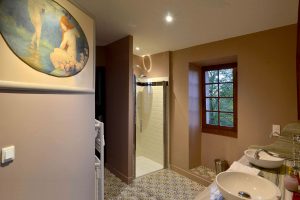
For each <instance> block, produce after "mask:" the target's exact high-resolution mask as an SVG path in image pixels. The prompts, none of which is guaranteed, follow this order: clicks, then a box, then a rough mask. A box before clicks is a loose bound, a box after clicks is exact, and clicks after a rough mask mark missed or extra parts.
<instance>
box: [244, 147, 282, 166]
mask: <svg viewBox="0 0 300 200" xmlns="http://www.w3.org/2000/svg"><path fill="white" fill-rule="evenodd" d="M256 151H257V150H256V149H247V150H246V151H244V154H245V156H246V157H247V159H248V160H249V162H250V163H252V164H254V165H256V166H258V167H263V168H268V169H272V168H278V167H280V166H281V165H282V164H283V162H284V159H283V158H277V157H274V156H270V155H269V154H267V153H266V152H263V151H261V152H259V154H258V155H259V159H255V158H254V154H255V152H256ZM271 153H272V152H271Z"/></svg>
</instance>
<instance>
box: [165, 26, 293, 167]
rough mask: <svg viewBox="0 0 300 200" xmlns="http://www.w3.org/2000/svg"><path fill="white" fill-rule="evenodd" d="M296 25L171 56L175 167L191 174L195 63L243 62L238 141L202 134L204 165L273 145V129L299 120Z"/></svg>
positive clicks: (239, 94)
mask: <svg viewBox="0 0 300 200" xmlns="http://www.w3.org/2000/svg"><path fill="white" fill-rule="evenodd" d="M296 28H297V27H296V25H290V26H286V27H281V28H277V29H273V30H268V31H263V32H259V33H254V34H250V35H245V36H241V37H236V38H232V39H227V40H223V41H218V42H213V43H209V44H205V45H199V46H195V47H191V48H187V49H183V50H178V51H175V52H173V53H172V68H171V84H172V85H171V94H170V95H171V102H170V103H171V111H170V112H171V116H170V117H171V124H170V125H171V127H170V128H171V164H172V165H173V166H176V167H177V168H181V169H183V170H186V169H189V167H190V166H189V163H191V162H190V161H189V158H190V157H189V156H190V154H191V152H189V105H188V104H189V103H188V102H189V99H188V72H189V63H190V62H195V63H197V62H200V63H201V61H207V60H211V62H214V60H217V59H218V58H226V57H235V56H237V61H238V138H237V139H235V138H230V137H223V136H217V135H212V134H207V133H200V132H199V133H198V134H201V144H202V146H201V152H200V151H199V155H198V156H199V157H201V161H202V164H203V165H205V166H209V167H214V166H213V160H214V159H215V158H222V159H226V160H228V161H229V162H232V161H234V160H236V159H238V158H239V157H241V156H242V154H243V151H244V150H245V149H246V148H247V147H248V146H249V145H251V144H259V145H263V144H268V143H270V142H272V141H273V140H272V139H270V138H269V134H270V132H271V126H272V124H280V125H285V124H286V123H288V122H291V121H295V120H297V96H296V76H295V74H296V67H295V66H296V63H295V60H296V59H295V58H296V57H295V55H296Z"/></svg>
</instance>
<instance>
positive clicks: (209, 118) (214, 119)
mask: <svg viewBox="0 0 300 200" xmlns="http://www.w3.org/2000/svg"><path fill="white" fill-rule="evenodd" d="M206 124H209V125H219V118H218V113H217V112H206Z"/></svg>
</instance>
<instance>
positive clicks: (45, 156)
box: [0, 92, 95, 200]
mask: <svg viewBox="0 0 300 200" xmlns="http://www.w3.org/2000/svg"><path fill="white" fill-rule="evenodd" d="M0 99H1V101H0V102H1V103H0V110H1V120H0V147H5V146H7V145H15V147H16V159H15V161H14V162H13V163H11V164H10V165H8V166H6V167H0V179H1V181H0V194H1V197H0V199H7V200H8V199H9V200H40V199H43V200H53V199H57V200H67V199H72V200H82V199H87V200H92V199H93V198H94V173H95V172H94V144H95V143H94V137H93V131H94V105H95V104H94V95H92V94H91V95H85V94H82V95H80V94H44V93H41V94H36V93H18V92H9V93H7V92H1V93H0Z"/></svg>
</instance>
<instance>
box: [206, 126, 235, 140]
mask: <svg viewBox="0 0 300 200" xmlns="http://www.w3.org/2000/svg"><path fill="white" fill-rule="evenodd" d="M202 133H208V134H214V135H221V136H227V137H232V138H237V131H236V130H235V129H228V128H208V127H203V128H202Z"/></svg>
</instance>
